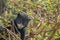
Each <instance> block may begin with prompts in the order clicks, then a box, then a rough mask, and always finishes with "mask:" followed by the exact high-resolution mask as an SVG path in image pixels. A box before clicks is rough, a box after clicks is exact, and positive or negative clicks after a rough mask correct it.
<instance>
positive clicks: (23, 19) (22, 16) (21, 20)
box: [14, 13, 30, 40]
mask: <svg viewBox="0 0 60 40" xmlns="http://www.w3.org/2000/svg"><path fill="white" fill-rule="evenodd" d="M29 21H30V18H29V17H28V16H27V14H26V13H18V15H17V17H16V19H14V25H15V26H14V29H15V33H18V32H17V30H18V31H19V32H20V33H21V40H25V31H26V27H27V25H28V23H29ZM16 28H17V30H16Z"/></svg>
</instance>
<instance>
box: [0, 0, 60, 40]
mask: <svg viewBox="0 0 60 40" xmlns="http://www.w3.org/2000/svg"><path fill="white" fill-rule="evenodd" d="M1 3H2V4H1ZM18 12H26V13H27V15H28V16H30V17H31V18H32V20H31V21H30V23H29V25H28V28H27V34H28V36H26V40H31V39H32V40H55V39H56V38H58V37H59V36H60V31H59V30H60V1H59V0H2V1H1V0H0V24H1V25H3V26H4V27H7V26H9V23H10V19H12V18H13V19H14V18H16V14H17V13H18ZM9 31H10V30H9ZM5 34H6V33H4V35H3V36H4V37H5ZM8 34H10V35H11V36H12V35H13V33H12V32H11V33H9V32H8ZM17 35H18V34H17ZM17 35H15V34H14V35H13V36H12V37H13V39H12V37H10V36H9V38H11V40H15V37H16V40H19V39H18V38H19V36H18V37H17ZM5 38H6V37H5ZM7 39H8V38H7ZM8 40H9V39H8Z"/></svg>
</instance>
